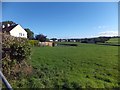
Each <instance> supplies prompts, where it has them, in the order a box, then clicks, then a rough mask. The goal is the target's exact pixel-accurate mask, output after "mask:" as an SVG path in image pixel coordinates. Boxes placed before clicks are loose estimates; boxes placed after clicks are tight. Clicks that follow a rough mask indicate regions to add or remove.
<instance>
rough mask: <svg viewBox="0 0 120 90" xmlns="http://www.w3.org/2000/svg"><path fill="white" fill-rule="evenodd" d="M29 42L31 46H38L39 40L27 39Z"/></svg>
mask: <svg viewBox="0 0 120 90" xmlns="http://www.w3.org/2000/svg"><path fill="white" fill-rule="evenodd" d="M29 43H30V45H32V46H38V43H39V41H38V40H29Z"/></svg>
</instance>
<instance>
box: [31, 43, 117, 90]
mask: <svg viewBox="0 0 120 90" xmlns="http://www.w3.org/2000/svg"><path fill="white" fill-rule="evenodd" d="M30 64H31V65H32V66H33V67H34V75H32V78H31V79H30V80H31V83H32V84H31V86H30V87H34V88H35V87H37V88H53V87H60V88H90V87H92V88H113V87H118V80H117V79H118V47H115V46H103V45H95V44H79V46H77V47H72V46H68V47H63V46H62V47H60V46H59V47H33V48H32V58H31V60H30Z"/></svg>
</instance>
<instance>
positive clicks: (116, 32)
mask: <svg viewBox="0 0 120 90" xmlns="http://www.w3.org/2000/svg"><path fill="white" fill-rule="evenodd" d="M99 36H107V37H108V36H110V37H111V36H118V31H105V32H100V33H99Z"/></svg>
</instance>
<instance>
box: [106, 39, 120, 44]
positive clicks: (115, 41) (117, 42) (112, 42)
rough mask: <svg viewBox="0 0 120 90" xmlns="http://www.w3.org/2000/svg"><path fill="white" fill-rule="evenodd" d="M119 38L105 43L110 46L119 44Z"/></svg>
mask: <svg viewBox="0 0 120 90" xmlns="http://www.w3.org/2000/svg"><path fill="white" fill-rule="evenodd" d="M119 41H120V38H111V39H110V40H108V41H107V43H110V44H119Z"/></svg>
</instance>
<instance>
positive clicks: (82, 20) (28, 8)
mask: <svg viewBox="0 0 120 90" xmlns="http://www.w3.org/2000/svg"><path fill="white" fill-rule="evenodd" d="M2 15H3V18H2V20H3V21H6V20H11V21H14V22H16V23H18V24H20V25H21V26H22V27H23V28H30V29H31V30H32V31H33V32H34V33H35V34H39V33H42V34H44V35H47V37H48V38H52V37H56V38H85V37H96V36H100V35H101V36H102V35H106V36H107V35H108V34H110V35H116V33H117V32H118V3H117V2H101V3H100V2H96V3H95V2H79V3H73V2H71V3H70V2H56V3H55V2H45V3H44V2H31V3H30V2H6V3H5V2H4V3H3V4H2Z"/></svg>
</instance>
